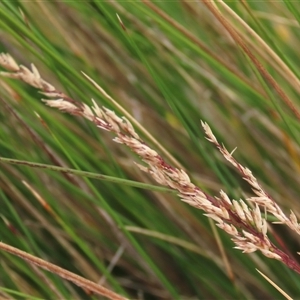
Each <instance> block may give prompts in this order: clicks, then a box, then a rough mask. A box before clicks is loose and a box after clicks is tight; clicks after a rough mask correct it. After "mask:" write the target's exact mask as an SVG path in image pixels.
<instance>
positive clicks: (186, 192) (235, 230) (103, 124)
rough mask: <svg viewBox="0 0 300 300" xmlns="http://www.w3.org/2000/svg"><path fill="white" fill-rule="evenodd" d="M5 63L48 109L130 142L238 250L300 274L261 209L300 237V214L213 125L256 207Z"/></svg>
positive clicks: (120, 123)
mask: <svg viewBox="0 0 300 300" xmlns="http://www.w3.org/2000/svg"><path fill="white" fill-rule="evenodd" d="M0 65H2V66H3V67H4V68H6V69H7V70H9V71H11V72H10V73H7V72H1V73H0V74H1V75H3V76H7V77H11V78H16V79H19V80H22V81H24V82H26V83H27V84H30V85H32V86H34V87H37V88H39V89H40V90H41V91H42V93H43V94H44V95H46V96H48V97H50V98H53V99H55V100H43V101H44V102H45V103H46V104H47V105H48V106H51V107H55V108H57V109H59V110H61V111H63V112H67V113H69V114H72V115H76V116H82V117H84V118H86V119H88V120H89V121H91V122H93V123H94V124H95V125H96V126H97V127H99V128H101V129H104V130H107V131H110V132H113V133H114V134H115V135H116V137H115V138H114V141H115V142H117V143H120V144H125V145H126V146H128V147H129V148H130V149H131V150H132V151H133V152H135V153H136V154H137V155H138V156H139V157H140V158H141V160H142V161H143V162H144V163H145V165H140V164H137V166H138V167H139V168H140V169H141V170H142V171H145V172H147V173H149V174H150V175H151V176H152V177H153V178H154V179H155V180H156V181H157V182H158V183H159V184H162V185H164V186H168V187H170V188H172V189H174V190H177V191H178V195H179V197H180V198H181V200H182V201H184V202H186V203H188V204H189V205H191V206H193V207H195V208H198V209H202V210H203V211H204V212H205V215H206V216H207V217H209V218H211V219H213V220H214V221H215V222H216V225H217V226H218V227H220V228H221V229H222V230H224V231H225V232H227V233H228V234H229V235H231V236H232V241H233V242H234V243H235V245H236V246H235V248H236V249H240V250H242V251H243V252H244V253H251V252H255V251H260V252H261V253H262V254H263V255H265V256H266V257H269V258H272V259H277V260H280V261H282V262H283V263H284V264H286V265H287V266H288V267H289V268H291V269H293V270H294V271H296V272H298V273H300V266H299V265H298V263H297V262H296V261H295V260H294V259H293V258H292V257H290V256H289V255H288V254H286V253H285V252H283V251H282V250H280V249H279V248H278V247H277V246H276V245H274V244H273V243H272V242H271V241H270V239H269V238H268V236H267V221H266V219H265V218H263V217H262V216H261V212H260V209H259V206H262V207H263V208H265V209H266V210H267V211H269V212H270V213H271V214H273V215H274V216H275V217H276V218H277V219H278V220H279V222H280V223H283V224H286V225H287V226H289V227H290V228H291V229H292V230H294V231H296V232H297V233H300V227H299V224H298V221H297V219H296V216H295V214H294V213H293V212H291V215H290V217H289V218H288V217H287V216H286V215H285V214H284V213H283V211H282V210H281V208H280V207H279V206H278V205H277V204H276V203H275V202H274V200H273V199H272V198H271V197H270V196H269V195H268V194H267V193H266V192H265V191H264V190H263V189H262V187H261V186H260V185H259V184H258V182H257V180H256V178H255V177H254V176H253V175H252V173H251V171H250V170H249V169H247V168H245V167H243V166H242V165H241V164H239V163H238V162H237V161H236V160H235V159H234V158H233V157H232V153H229V152H228V151H227V150H226V148H225V147H224V146H221V145H220V144H219V143H218V141H217V139H216V138H215V136H214V135H213V133H212V131H211V129H210V127H209V126H208V125H207V124H206V123H203V122H202V126H203V128H204V130H205V133H206V136H207V139H208V140H209V141H210V142H212V143H213V144H214V145H215V146H216V147H217V148H218V149H219V150H220V152H221V153H222V154H223V156H224V157H225V158H226V159H227V160H228V161H229V162H230V163H231V164H232V165H233V166H234V167H235V168H237V169H238V171H239V172H240V173H241V174H242V176H243V178H244V179H245V180H246V181H247V182H248V183H249V184H250V185H251V186H252V188H253V191H254V193H255V194H256V197H251V198H249V199H247V200H248V201H252V202H253V203H254V206H255V207H254V209H251V208H250V207H249V206H248V205H247V204H246V202H245V201H243V200H240V201H236V200H231V199H229V197H228V195H227V194H226V193H225V192H223V191H221V192H220V197H212V196H210V195H208V194H206V193H205V192H203V191H202V190H201V189H200V188H199V187H197V186H195V185H194V184H193V183H192V182H191V181H190V178H189V176H188V174H187V173H186V172H185V171H183V170H181V169H178V168H174V167H172V166H171V165H169V164H168V163H166V162H165V161H164V159H163V158H162V157H161V156H160V155H159V154H158V153H157V152H156V151H155V150H153V149H151V148H150V147H149V146H147V145H146V143H145V142H144V141H143V140H142V139H141V138H140V137H139V135H138V134H137V133H136V132H135V130H134V128H133V126H132V125H131V123H130V122H129V121H128V120H127V119H126V118H125V117H123V118H120V117H118V116H117V115H116V114H115V113H114V112H113V111H111V110H109V109H107V108H105V107H103V108H100V107H99V106H98V105H97V104H96V102H95V101H94V100H92V102H93V106H92V107H89V106H88V105H86V104H84V103H81V102H77V101H75V100H73V99H70V98H69V97H68V96H66V95H65V94H63V93H61V92H59V91H57V90H56V89H55V88H54V87H53V86H52V85H51V84H49V83H47V82H46V81H45V80H43V79H42V78H41V77H40V75H39V73H38V71H37V69H36V68H35V67H34V66H33V65H32V71H30V70H29V69H27V68H26V67H24V66H18V65H17V64H16V62H15V61H14V60H13V59H12V58H11V57H10V56H9V55H7V54H2V55H1V56H0Z"/></svg>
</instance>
